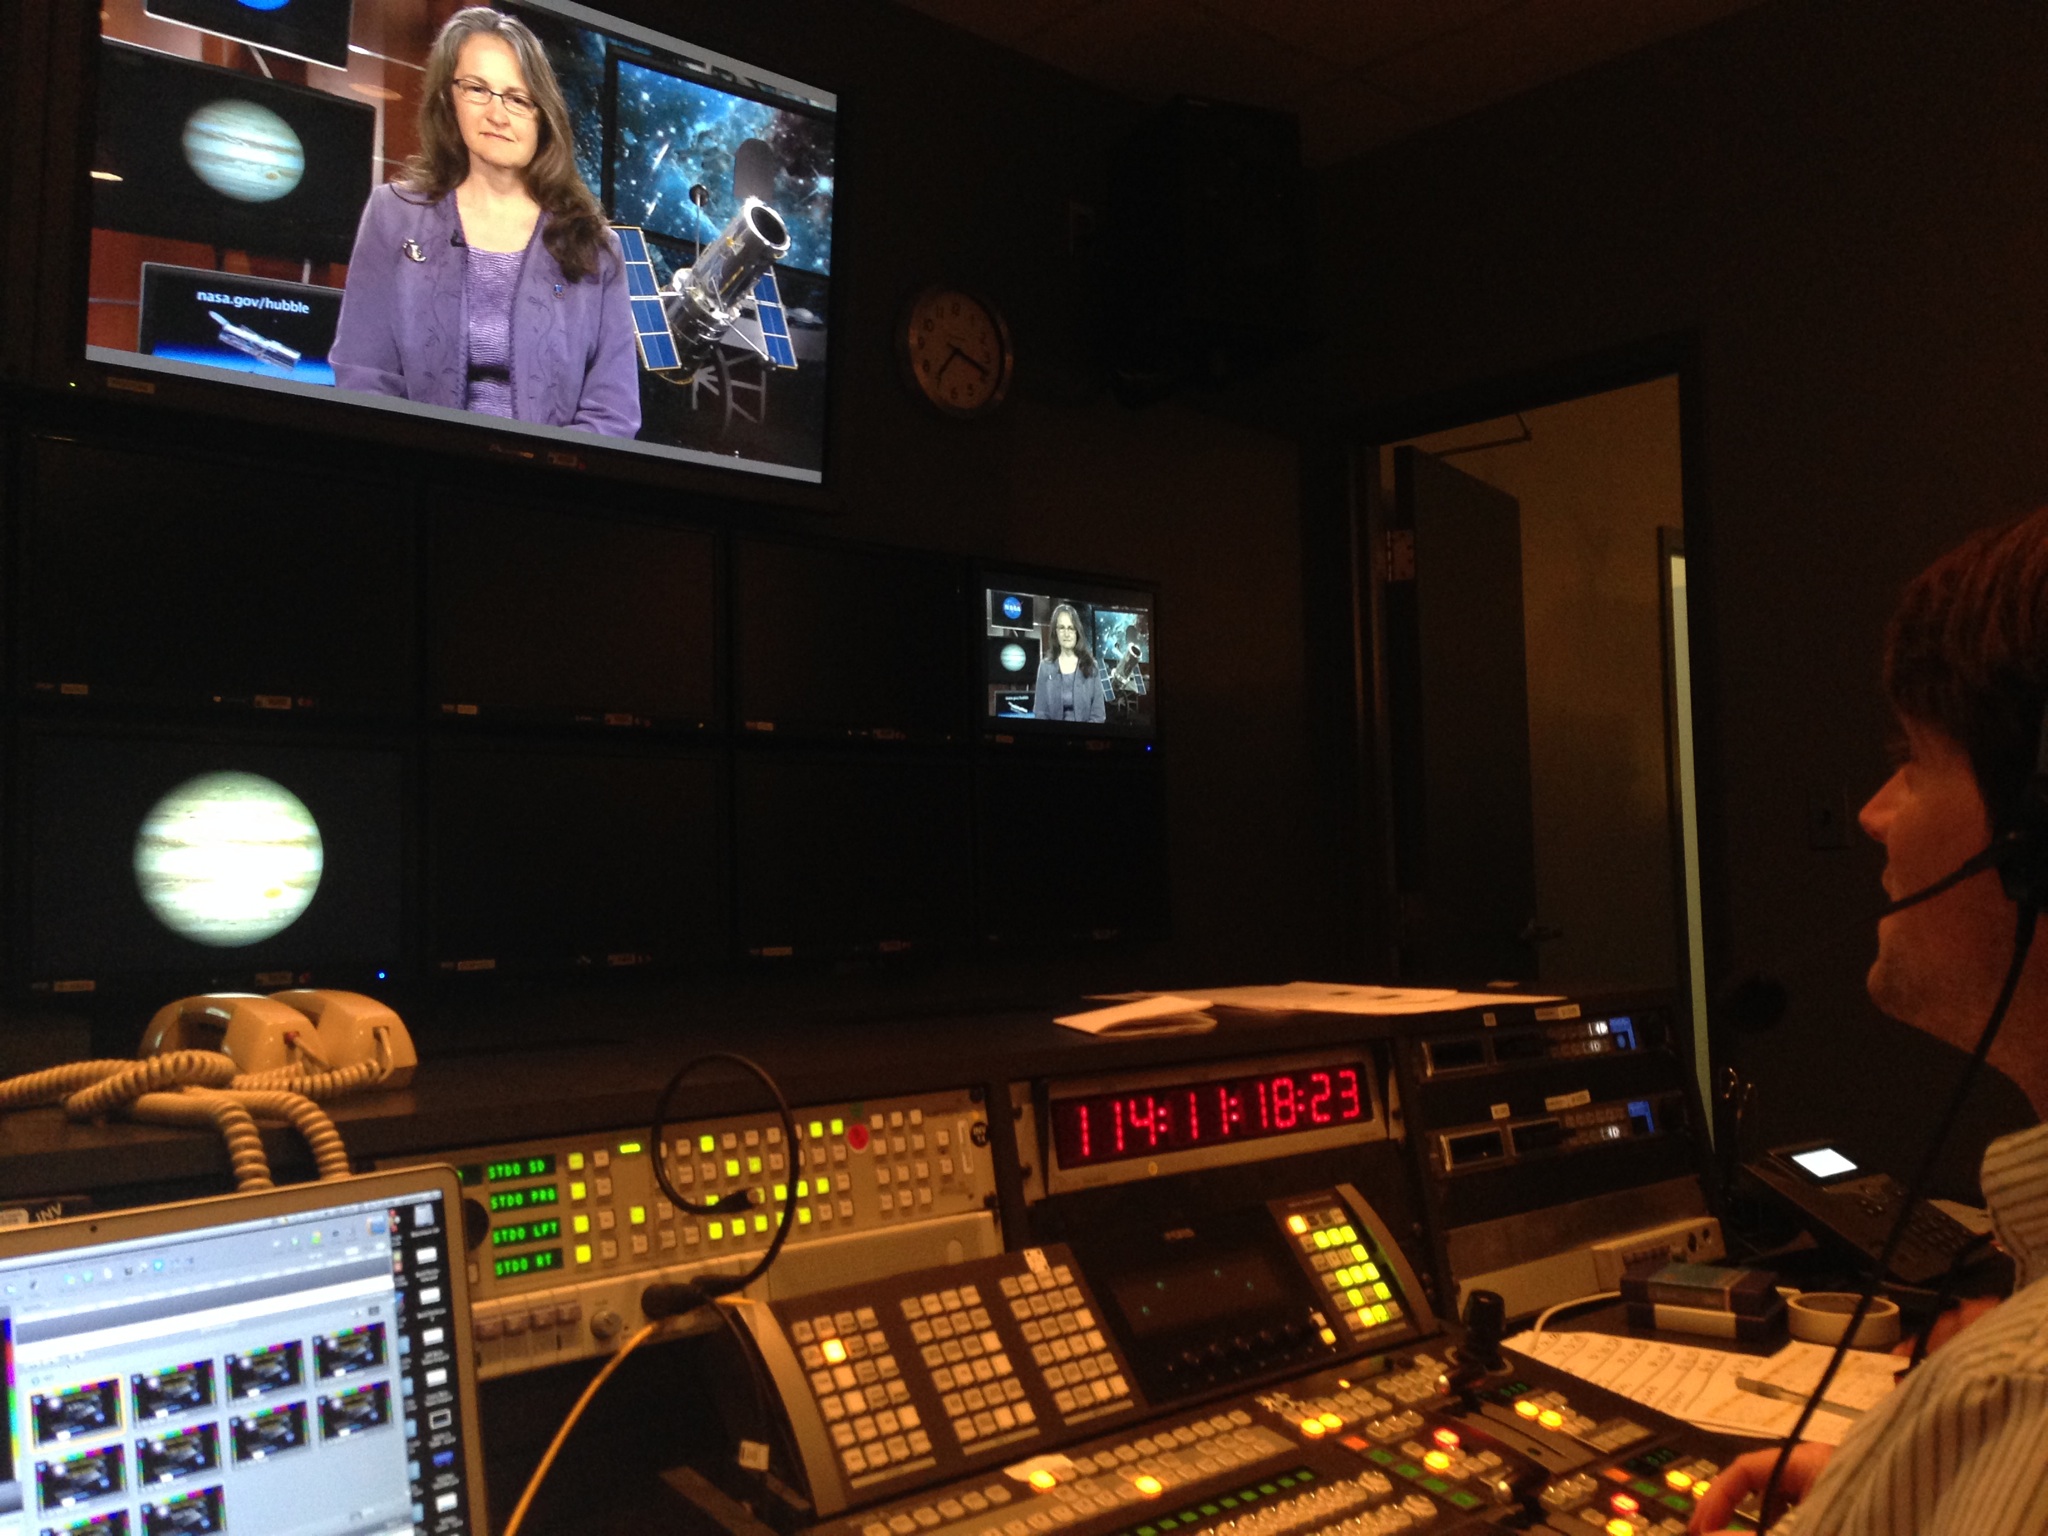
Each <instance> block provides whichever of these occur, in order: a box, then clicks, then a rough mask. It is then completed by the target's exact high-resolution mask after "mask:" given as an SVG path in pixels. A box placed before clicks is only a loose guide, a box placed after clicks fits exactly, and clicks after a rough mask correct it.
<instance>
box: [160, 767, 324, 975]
mask: <svg viewBox="0 0 2048 1536" xmlns="http://www.w3.org/2000/svg"><path fill="white" fill-rule="evenodd" d="M324 861H325V854H324V852H323V850H322V847H321V842H320V828H319V827H318V826H317V825H316V824H315V823H314V821H313V813H312V812H311V811H308V810H307V809H306V806H305V802H304V801H302V800H300V799H299V797H298V796H297V795H295V794H293V793H292V792H291V791H290V790H288V789H286V788H285V787H284V786H283V785H282V784H279V783H278V782H277V781H276V780H274V779H266V778H264V777H263V776H262V775H261V774H255V773H203V774H201V775H199V776H198V777H197V778H193V779H187V780H186V781H185V782H184V783H182V784H180V785H179V786H178V787H177V788H176V789H174V790H172V791H171V792H170V793H169V794H167V795H165V796H164V797H163V798H162V799H161V800H159V801H157V803H156V804H155V805H154V806H153V807H151V808H150V812H149V814H148V815H147V816H145V817H143V819H142V826H141V828H140V830H138V831H137V833H136V834H135V884H136V888H137V889H138V890H140V891H141V893H142V899H143V902H144V903H145V904H146V905H147V906H148V908H149V910H150V913H151V915H152V916H154V917H155V918H156V920H157V921H158V922H160V923H162V924H163V925H164V926H165V927H166V928H169V929H170V930H171V931H172V932H173V933H176V934H179V935H181V936H183V937H184V938H188V939H191V940H192V941H193V942H195V943H199V944H208V945H212V946H214V947H215V948H219V949H230V948H235V947H237V946H240V945H244V944H255V943H258V942H260V941H261V940H264V939H267V938H270V937H272V936H273V935H275V934H279V933H282V932H284V930H285V929H287V928H289V927H290V926H291V925H292V924H293V923H295V922H297V921H298V920H299V917H300V916H301V915H302V914H303V913H304V912H305V910H306V908H307V906H308V905H309V904H310V903H311V902H312V900H313V894H314V892H316V891H318V890H319V889H320V871H321V867H322V865H323V863H324Z"/></svg>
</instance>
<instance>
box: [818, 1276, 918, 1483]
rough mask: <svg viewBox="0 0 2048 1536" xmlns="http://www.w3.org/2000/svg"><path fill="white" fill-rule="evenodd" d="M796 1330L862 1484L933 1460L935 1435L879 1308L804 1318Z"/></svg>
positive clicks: (837, 1444)
mask: <svg viewBox="0 0 2048 1536" xmlns="http://www.w3.org/2000/svg"><path fill="white" fill-rule="evenodd" d="M789 1333H790V1340H791V1342H792V1343H794V1344H795V1345H796V1348H797V1359H798V1361H799V1362H800V1363H801V1364H802V1366H803V1368H804V1371H805V1374H806V1375H807V1376H808V1378H809V1380H810V1384H811V1391H812V1393H813V1395H815V1396H816V1398H817V1400H818V1411H819V1413H820V1414H822V1415H823V1416H824V1420H825V1429H826V1433H827V1434H829V1435H830V1436H831V1437H832V1446H833V1449H834V1450H835V1451H837V1452H838V1454H839V1462H840V1466H841V1467H842V1468H843V1469H844V1470H845V1472H846V1475H847V1477H848V1479H849V1480H851V1481H852V1482H853V1484H854V1485H855V1486H861V1485H864V1484H866V1483H871V1482H874V1481H876V1480H877V1479H878V1478H879V1477H882V1476H887V1475H891V1474H892V1473H894V1472H901V1471H908V1470H910V1469H911V1468H912V1467H913V1466H916V1465H920V1464H922V1465H926V1466H929V1465H930V1461H929V1457H930V1455H931V1449H932V1442H931V1432H930V1430H929V1429H928V1428H927V1427H926V1425H925V1423H924V1418H923V1415H922V1414H920V1413H919V1412H918V1409H917V1405H916V1404H915V1403H913V1402H912V1401H911V1398H910V1387H909V1384H908V1383H906V1382H905V1381H904V1380H903V1371H902V1367H901V1366H900V1365H899V1364H898V1363H897V1360H896V1354H895V1351H894V1350H893V1349H892V1348H891V1347H890V1344H889V1336H888V1335H887V1334H886V1333H884V1332H883V1331H882V1326H881V1319H880V1317H879V1316H877V1315H876V1312H875V1309H874V1308H873V1307H857V1308H853V1309H849V1310H844V1311H839V1312H820V1313H818V1314H816V1315H814V1316H812V1317H808V1318H799V1319H796V1320H795V1321H793V1322H792V1323H791V1324H790V1330H789Z"/></svg>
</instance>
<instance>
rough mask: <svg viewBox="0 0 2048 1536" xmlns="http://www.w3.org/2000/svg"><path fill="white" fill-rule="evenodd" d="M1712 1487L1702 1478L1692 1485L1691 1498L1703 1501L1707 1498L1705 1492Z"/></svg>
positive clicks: (1711, 1484) (1710, 1483)
mask: <svg viewBox="0 0 2048 1536" xmlns="http://www.w3.org/2000/svg"><path fill="white" fill-rule="evenodd" d="M1713 1486H1714V1485H1713V1483H1712V1482H1710V1481H1709V1480H1708V1479H1706V1478H1704V1477H1703V1478H1701V1479H1700V1480H1699V1481H1698V1482H1696V1483H1694V1484H1693V1485H1692V1496H1693V1497H1694V1498H1696V1499H1704V1498H1705V1497H1706V1496H1707V1490H1708V1489H1709V1488H1711V1487H1713Z"/></svg>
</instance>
